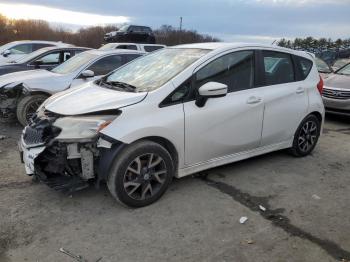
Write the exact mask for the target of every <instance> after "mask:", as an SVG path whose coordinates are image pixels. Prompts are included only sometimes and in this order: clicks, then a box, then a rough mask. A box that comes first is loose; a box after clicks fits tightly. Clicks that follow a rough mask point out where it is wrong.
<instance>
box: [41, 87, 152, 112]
mask: <svg viewBox="0 0 350 262" xmlns="http://www.w3.org/2000/svg"><path fill="white" fill-rule="evenodd" d="M146 95H147V93H146V92H143V93H132V92H121V91H116V90H112V89H107V88H104V87H100V86H98V85H96V84H94V83H93V82H89V83H86V84H84V85H81V86H79V87H76V88H72V89H69V90H66V91H64V92H61V93H58V94H56V95H54V96H53V97H50V98H49V99H48V100H46V101H45V102H44V107H45V109H47V110H49V111H51V112H54V113H56V114H60V115H81V114H88V113H93V112H98V111H104V110H110V109H118V108H121V107H125V106H128V105H132V104H135V103H139V102H141V101H142V100H143V99H144V98H145V97H146Z"/></svg>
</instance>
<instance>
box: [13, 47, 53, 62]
mask: <svg viewBox="0 0 350 262" xmlns="http://www.w3.org/2000/svg"><path fill="white" fill-rule="evenodd" d="M48 49H50V48H42V49H38V50H36V51H34V52H32V53H30V54H29V55H26V56H23V57H20V58H18V59H16V60H14V62H16V63H26V62H29V61H30V60H32V59H33V58H36V57H37V56H39V55H41V54H43V53H45V52H46V51H47V50H48Z"/></svg>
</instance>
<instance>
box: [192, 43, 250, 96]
mask: <svg viewBox="0 0 350 262" xmlns="http://www.w3.org/2000/svg"><path fill="white" fill-rule="evenodd" d="M208 82H219V83H221V84H225V85H227V86H228V92H237V91H240V90H245V89H250V88H253V87H254V51H251V50H249V51H238V52H234V53H230V54H227V55H224V56H221V57H219V58H217V59H215V60H214V61H212V62H210V63H209V64H207V65H205V66H204V67H203V68H201V69H200V70H199V71H198V72H197V73H196V75H195V86H196V88H199V87H200V86H202V85H204V84H205V83H208Z"/></svg>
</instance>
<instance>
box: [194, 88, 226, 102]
mask: <svg viewBox="0 0 350 262" xmlns="http://www.w3.org/2000/svg"><path fill="white" fill-rule="evenodd" d="M226 94H227V85H225V84H221V83H218V82H208V83H206V84H204V85H202V86H201V87H200V88H199V89H198V97H197V99H196V105H197V106H198V107H203V106H204V105H205V103H206V102H207V100H208V98H217V97H223V96H226Z"/></svg>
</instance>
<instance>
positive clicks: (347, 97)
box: [322, 64, 350, 116]
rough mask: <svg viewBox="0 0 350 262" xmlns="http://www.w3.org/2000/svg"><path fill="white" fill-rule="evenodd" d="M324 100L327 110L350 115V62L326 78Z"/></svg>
mask: <svg viewBox="0 0 350 262" xmlns="http://www.w3.org/2000/svg"><path fill="white" fill-rule="evenodd" d="M324 85H325V86H324V89H323V93H322V96H323V102H324V105H325V107H326V112H328V113H333V114H340V115H347V116H350V64H348V65H346V66H344V67H342V68H341V69H339V70H338V71H336V72H335V73H334V74H333V75H332V76H331V77H329V78H328V79H326V80H325V82H324Z"/></svg>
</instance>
